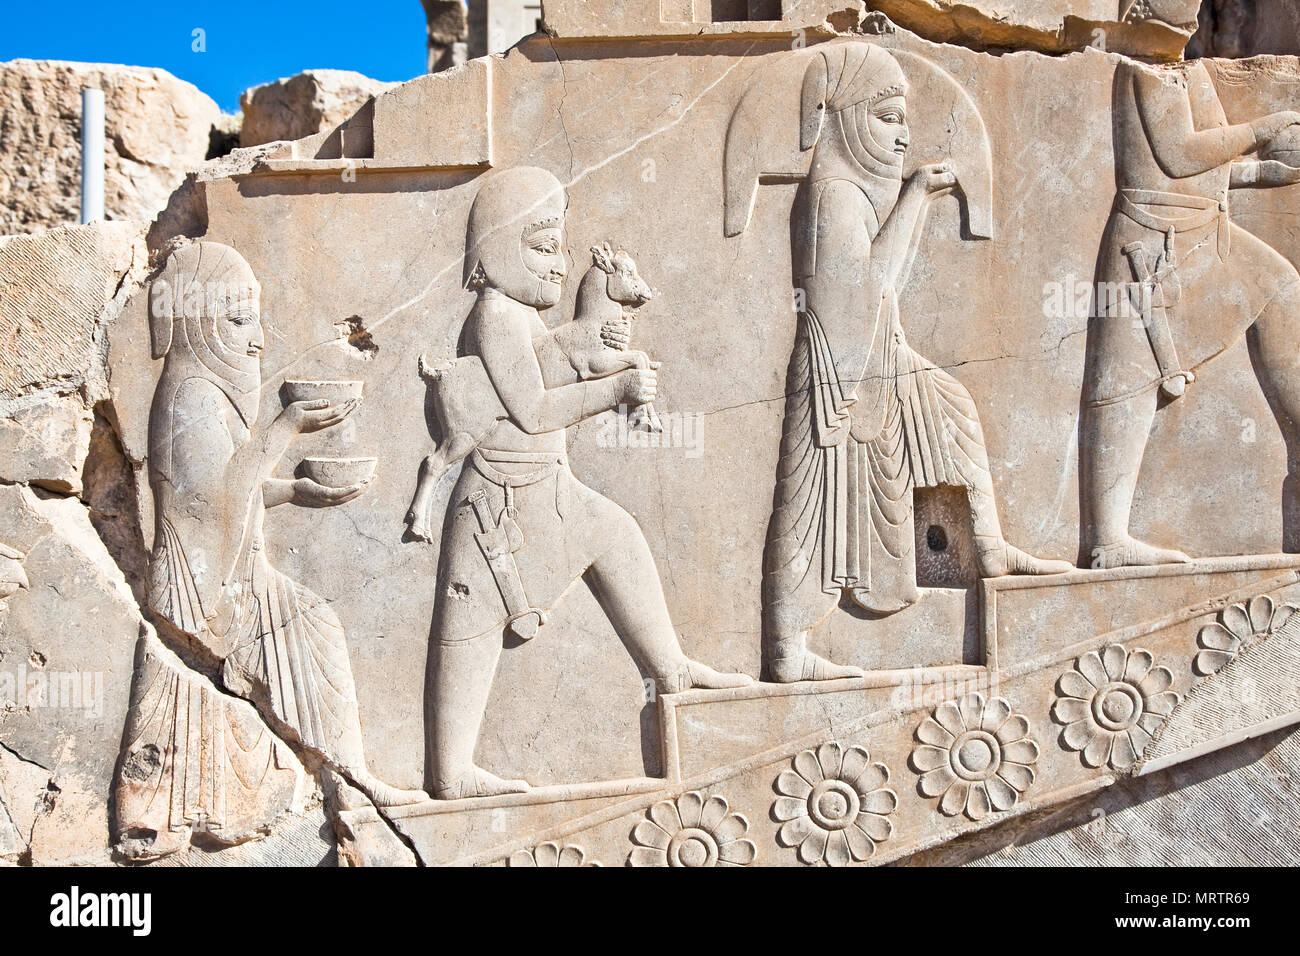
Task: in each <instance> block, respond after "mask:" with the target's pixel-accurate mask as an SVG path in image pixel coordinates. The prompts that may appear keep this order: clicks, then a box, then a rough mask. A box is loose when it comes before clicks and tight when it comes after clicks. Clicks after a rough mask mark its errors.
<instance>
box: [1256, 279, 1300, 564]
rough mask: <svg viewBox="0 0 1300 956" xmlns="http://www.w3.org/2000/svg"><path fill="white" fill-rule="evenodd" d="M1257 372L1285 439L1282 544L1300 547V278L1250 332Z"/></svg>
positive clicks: (1288, 547) (1290, 549) (1287, 548)
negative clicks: (1285, 464)
mask: <svg viewBox="0 0 1300 956" xmlns="http://www.w3.org/2000/svg"><path fill="white" fill-rule="evenodd" d="M1246 341H1247V343H1248V345H1249V347H1250V357H1251V362H1252V364H1253V365H1254V367H1255V376H1256V377H1257V378H1258V379H1259V384H1260V386H1261V387H1262V388H1263V390H1264V396H1265V397H1266V398H1267V399H1268V404H1269V407H1270V408H1272V409H1273V416H1274V418H1275V419H1276V420H1277V424H1278V427H1279V428H1280V429H1281V430H1282V438H1283V440H1284V441H1285V442H1286V458H1287V474H1286V479H1285V480H1284V481H1283V483H1282V549H1283V550H1284V551H1287V552H1289V553H1295V552H1297V551H1300V352H1297V350H1296V342H1297V341H1300V284H1293V285H1290V286H1288V287H1287V288H1286V289H1285V290H1283V291H1282V292H1280V293H1279V294H1278V295H1277V296H1276V297H1274V299H1273V301H1272V302H1270V303H1269V304H1268V306H1267V307H1266V308H1265V309H1264V311H1263V312H1262V313H1261V314H1260V316H1259V319H1258V320H1257V321H1256V322H1255V324H1254V325H1253V326H1251V328H1250V331H1249V332H1248V333H1247V335H1246Z"/></svg>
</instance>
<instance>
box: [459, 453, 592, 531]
mask: <svg viewBox="0 0 1300 956" xmlns="http://www.w3.org/2000/svg"><path fill="white" fill-rule="evenodd" d="M469 460H470V463H471V464H473V466H474V469H475V471H477V472H478V473H479V474H480V475H482V476H483V477H484V478H486V479H487V480H488V481H490V482H492V484H494V485H496V486H497V487H499V488H502V489H504V490H505V493H506V508H507V509H510V510H514V504H515V489H516V488H525V487H527V486H528V485H535V484H537V483H538V482H539V481H542V480H543V479H545V478H548V477H549V476H551V475H553V474H554V473H555V472H556V470H557V469H559V468H562V467H564V466H566V465H567V464H568V458H567V457H566V456H565V455H564V453H563V452H553V451H552V452H528V451H500V450H498V449H495V448H475V449H474V450H473V451H472V452H471V453H470V459H469ZM494 463H495V464H499V465H507V464H510V465H518V464H524V465H532V464H535V465H539V466H540V467H538V468H534V469H532V470H531V471H526V472H524V473H522V474H511V473H509V472H505V471H501V470H500V469H497V468H494V467H493V464H494ZM561 484H562V483H557V485H556V489H555V511H556V513H557V514H558V515H559V516H560V517H561V518H563V517H564V512H565V511H566V510H567V509H566V508H565V507H564V506H565V505H566V504H567V501H565V500H562V499H563V496H564V494H565V489H563V488H562V487H561Z"/></svg>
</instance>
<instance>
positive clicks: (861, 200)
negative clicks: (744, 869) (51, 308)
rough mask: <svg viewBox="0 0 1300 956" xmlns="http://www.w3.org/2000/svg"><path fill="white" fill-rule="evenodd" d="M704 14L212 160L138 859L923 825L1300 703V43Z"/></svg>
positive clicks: (130, 743)
mask: <svg viewBox="0 0 1300 956" xmlns="http://www.w3.org/2000/svg"><path fill="white" fill-rule="evenodd" d="M648 6H656V7H657V6H658V5H653V4H652V5H648ZM667 6H668V5H665V6H664V7H663V9H660V10H659V12H658V14H656V15H655V16H646V17H635V18H630V19H627V20H626V22H622V23H620V24H618V25H616V26H611V27H610V30H609V32H608V35H603V36H602V35H595V36H593V35H591V34H590V33H582V35H578V34H577V33H570V34H569V35H568V36H566V35H564V31H563V29H558V30H557V31H555V32H557V36H555V37H550V38H534V39H532V40H528V41H525V42H524V43H523V44H522V45H521V46H520V47H519V48H517V49H515V50H513V51H511V52H510V53H509V54H507V55H505V56H503V57H491V58H487V59H484V60H479V61H474V62H472V63H470V64H466V65H465V66H463V67H458V68H456V69H454V70H452V71H449V72H448V73H445V74H438V75H434V76H429V77H424V78H421V79H419V80H416V81H412V83H410V84H406V85H404V86H402V87H399V88H396V89H394V90H391V91H389V92H386V93H383V94H381V95H379V96H378V97H376V98H375V99H374V100H373V101H372V102H371V103H369V104H367V105H366V106H365V107H363V109H362V110H361V111H360V112H358V113H357V114H356V115H355V116H353V117H352V118H351V119H349V120H348V121H346V122H345V123H344V124H343V125H342V126H341V127H340V128H339V129H337V130H335V131H333V132H332V133H329V134H321V135H320V136H317V137H313V138H310V139H308V140H301V141H299V142H297V143H294V144H277V145H274V146H272V147H265V148H261V149H260V150H257V151H252V152H249V153H248V154H247V155H246V156H245V157H244V158H243V159H242V160H240V163H237V164H236V165H235V166H234V167H233V168H232V169H227V170H226V171H224V172H220V173H219V174H213V175H210V176H204V175H201V176H199V177H198V179H197V180H196V181H195V182H194V183H193V184H191V187H190V188H191V189H192V194H191V195H189V198H188V199H187V201H190V202H194V203H196V204H197V205H198V207H199V208H200V209H201V212H202V215H201V216H199V215H196V216H194V217H192V219H191V220H190V225H189V226H187V227H186V229H185V233H186V234H185V235H183V236H180V237H174V238H172V239H171V241H169V242H167V243H162V242H159V243H156V244H155V245H156V248H154V249H153V250H152V252H153V259H152V263H151V269H150V272H149V274H148V276H147V277H146V278H145V280H144V281H143V282H141V283H140V284H139V286H138V288H137V289H136V291H135V292H134V294H133V295H132V296H131V297H130V298H129V301H126V302H125V305H124V309H123V311H122V314H121V316H120V317H119V318H118V319H117V320H116V323H115V324H114V326H113V327H112V330H111V334H110V343H109V355H110V382H109V393H110V396H111V406H112V412H113V423H114V427H115V429H116V434H117V436H118V438H119V439H120V442H121V446H122V450H123V453H124V455H125V457H126V459H127V460H128V461H129V462H130V464H131V465H132V466H133V472H134V475H135V487H136V491H137V492H138V494H137V496H136V504H137V508H136V512H137V518H138V521H139V524H140V528H141V532H140V533H141V540H142V543H143V546H144V548H143V552H144V553H145V554H146V555H147V560H146V562H145V563H146V564H147V568H146V569H145V573H144V574H143V576H142V579H141V580H140V581H139V582H138V586H137V590H140V591H141V592H142V597H143V606H144V609H145V611H146V615H145V617H146V624H145V625H144V626H143V627H142V631H141V636H140V638H139V642H138V646H137V649H136V655H135V659H134V671H133V678H132V686H131V690H130V699H129V704H128V706H127V707H126V708H125V715H126V716H125V720H124V726H123V729H122V733H123V737H122V741H123V743H122V750H121V754H120V755H119V760H118V762H117V764H116V765H115V767H114V768H113V793H114V801H113V813H114V814H115V818H114V820H113V833H114V839H115V840H116V842H117V846H118V848H119V851H120V853H121V854H123V855H124V856H125V857H126V858H129V859H132V860H151V859H156V858H159V857H165V856H168V855H171V854H176V853H179V852H182V851H184V850H185V849H186V847H188V846H191V845H195V846H197V845H202V846H205V847H210V846H212V845H213V844H214V843H215V844H217V845H220V846H234V845H237V844H252V843H256V842H257V841H259V840H262V839H263V838H264V837H266V836H267V835H268V834H270V833H273V832H275V830H276V828H277V827H278V826H281V825H282V824H283V820H285V819H286V818H287V817H291V816H293V815H294V814H295V813H301V812H302V808H303V807H304V806H305V805H307V804H310V803H311V802H312V801H313V800H318V799H319V800H323V801H324V807H325V810H326V812H327V813H328V815H329V817H330V819H331V820H332V822H333V829H334V832H335V834H336V835H337V837H338V839H339V841H340V849H339V853H340V857H341V858H342V859H344V860H345V861H347V862H352V863H361V864H367V863H371V864H391V863H408V864H409V863H415V862H417V861H418V862H422V863H425V864H453V863H455V864H474V865H509V866H516V867H519V866H522V867H551V866H590V865H605V866H610V865H633V866H669V867H678V866H714V865H717V866H749V865H786V866H800V865H847V864H856V863H872V864H877V863H885V862H891V861H896V860H903V859H907V858H909V857H912V856H914V855H916V854H919V853H921V852H922V851H927V850H931V849H934V848H936V847H940V846H942V845H944V844H947V843H949V842H950V841H954V840H958V839H960V838H962V837H964V836H966V835H968V834H971V833H974V832H977V831H980V830H984V829H987V828H990V827H994V826H997V825H999V824H1002V823H1005V822H1007V821H1010V820H1014V819H1017V818H1020V817H1025V816H1027V815H1029V814H1032V813H1034V812H1036V811H1038V810H1041V809H1043V808H1046V807H1051V806H1055V805H1061V804H1066V803H1069V802H1071V801H1075V800H1078V799H1080V798H1082V797H1086V796H1087V795H1089V794H1092V793H1095V792H1098V791H1101V790H1104V789H1106V788H1108V787H1111V786H1112V785H1114V784H1115V783H1116V782H1117V781H1120V780H1122V779H1124V778H1126V777H1137V776H1143V775H1149V774H1157V773H1159V772H1160V771H1161V770H1163V769H1164V768H1167V767H1169V766H1172V765H1174V764H1177V763H1179V762H1181V761H1184V760H1188V759H1192V758H1193V757H1197V756H1201V755H1204V754H1207V753H1211V752H1213V751H1215V750H1218V749H1222V748H1224V747H1230V746H1233V745H1235V744H1238V743H1240V742H1241V741H1243V740H1245V739H1248V738H1250V737H1253V736H1258V735H1260V734H1263V733H1267V732H1270V731H1275V730H1278V729H1279V728H1283V727H1287V726H1290V725H1291V724H1293V723H1295V722H1296V720H1297V719H1300V694H1298V692H1297V689H1296V687H1297V685H1296V683H1295V680H1294V679H1293V678H1287V677H1286V675H1294V674H1295V672H1296V671H1297V669H1300V648H1298V647H1297V644H1296V640H1295V635H1296V633H1298V632H1297V628H1300V615H1297V614H1296V605H1297V604H1300V574H1298V572H1300V556H1297V555H1296V554H1295V551H1296V550H1297V548H1300V543H1298V542H1300V538H1298V537H1297V533H1296V522H1297V521H1300V509H1298V508H1297V506H1296V504H1295V503H1294V501H1293V499H1294V497H1295V493H1296V488H1295V482H1296V475H1295V461H1296V460H1297V451H1296V448H1295V447H1294V446H1295V445H1296V443H1297V442H1298V441H1300V435H1297V434H1295V430H1296V424H1295V423H1296V422H1297V421H1300V407H1293V405H1295V404H1296V402H1300V360H1298V359H1297V358H1296V355H1297V352H1296V345H1295V342H1296V339H1297V336H1296V335H1295V333H1294V328H1293V326H1294V324H1295V323H1296V322H1297V316H1300V298H1298V297H1300V274H1297V272H1296V268H1295V266H1294V265H1293V260H1295V257H1296V256H1297V255H1300V229H1297V227H1296V225H1295V220H1294V211H1293V209H1294V203H1295V196H1296V193H1295V191H1294V189H1293V186H1294V185H1295V184H1296V183H1300V113H1297V112H1291V111H1290V110H1289V108H1288V107H1287V106H1286V105H1285V104H1286V103H1288V102H1290V103H1300V100H1297V99H1295V98H1294V96H1293V94H1294V93H1295V84H1294V75H1295V67H1294V63H1290V64H1289V65H1282V66H1279V65H1278V64H1277V63H1261V64H1259V65H1252V66H1250V67H1243V68H1240V69H1248V70H1251V71H1253V72H1250V74H1249V76H1248V77H1247V78H1246V79H1242V77H1241V76H1238V75H1237V74H1234V73H1232V72H1231V71H1230V70H1222V69H1220V67H1219V66H1216V65H1215V64H1212V63H1211V64H1208V65H1207V64H1204V63H1200V62H1192V63H1186V64H1184V63H1176V64H1167V65H1154V64H1150V63H1146V64H1144V63H1139V62H1138V61H1136V60H1133V59H1129V58H1127V57H1125V56H1123V55H1120V54H1117V53H1111V52H1105V51H1103V50H1101V49H1098V48H1093V49H1089V50H1086V51H1080V52H1076V53H1071V54H1069V55H1065V56H1060V57H1045V56H1040V55H1038V54H1029V53H1025V54H1016V55H1009V56H991V55H989V54H985V53H979V52H975V51H973V50H970V49H965V48H963V47H960V46H957V45H945V44H938V43H932V42H929V41H927V40H923V39H921V38H919V37H918V36H916V35H915V34H913V33H910V32H909V31H908V30H906V29H903V28H900V27H897V26H895V25H894V23H892V22H891V21H890V19H889V18H887V17H884V16H881V15H876V16H872V17H865V16H864V17H861V18H859V19H857V20H855V22H854V24H853V25H852V26H851V27H850V28H848V29H845V28H844V27H843V26H842V25H839V24H836V25H835V28H834V29H831V28H829V27H826V28H819V27H816V26H815V25H814V26H813V27H809V25H808V24H807V23H804V22H803V20H800V19H799V18H800V17H803V16H804V13H806V11H805V12H802V13H801V12H797V11H792V10H786V11H780V10H778V11H777V16H784V17H785V19H784V20H782V19H778V18H775V17H773V18H765V19H763V18H751V20H754V21H756V22H757V21H759V20H760V19H761V23H762V25H761V26H742V22H741V21H737V22H736V23H733V24H732V25H731V26H730V27H727V28H725V29H724V28H722V27H720V26H719V25H718V24H717V23H710V24H708V25H706V26H707V28H704V29H694V28H695V27H697V26H700V25H701V24H702V23H703V21H701V19H700V15H699V11H698V9H697V8H694V7H689V4H688V5H687V7H683V8H681V9H677V8H674V9H673V10H667ZM787 6H788V5H787ZM903 6H906V5H903ZM1184 6H1186V4H1183V5H1180V4H1177V3H1174V2H1172V0H1170V2H1168V3H1161V2H1156V0H1140V2H1137V3H1129V2H1127V0H1126V2H1124V3H1122V4H1120V8H1119V9H1117V10H1110V8H1107V10H1106V11H1101V12H1096V13H1095V14H1090V16H1094V17H1095V18H1097V19H1098V22H1106V23H1111V22H1114V23H1116V24H1127V25H1129V26H1131V27H1133V28H1134V30H1137V28H1138V27H1141V26H1142V25H1143V24H1147V23H1149V22H1151V21H1158V22H1159V25H1160V27H1161V29H1162V30H1163V31H1164V33H1162V34H1161V35H1162V36H1163V35H1165V33H1168V32H1169V31H1173V32H1178V31H1182V32H1187V30H1186V27H1187V26H1188V24H1190V23H1192V22H1194V20H1195V10H1194V9H1193V10H1192V12H1191V15H1190V17H1188V16H1186V11H1185V10H1184V9H1183V7H1184ZM697 7H698V5H697ZM688 8H689V9H688ZM665 10H667V12H666V13H665V12H664V11H665ZM556 16H557V18H556V19H555V20H554V22H555V23H559V24H561V25H562V24H563V23H564V22H566V21H565V20H564V17H563V16H558V15H556ZM805 19H806V18H805ZM796 20H798V23H797V24H796ZM817 22H818V23H820V22H821V21H820V20H819V21H817ZM828 22H829V21H828ZM732 27H734V29H733V28H732ZM805 27H807V29H805ZM1153 29H1154V28H1153ZM579 32H581V31H579ZM844 34H847V35H844ZM1125 35H1126V36H1133V37H1136V36H1141V35H1144V34H1141V32H1140V31H1138V32H1133V33H1130V34H1125ZM1153 35H1154V34H1153ZM632 53H635V55H631V54H632ZM631 88H635V91H636V93H635V95H634V96H632V95H628V96H622V97H620V98H619V108H617V109H612V108H611V106H610V103H611V95H612V93H613V92H615V91H622V90H627V89H631ZM1261 91H1262V92H1261ZM438 110H441V111H443V112H444V113H446V112H448V111H450V112H451V113H454V114H455V117H456V118H458V120H457V122H456V123H455V124H451V126H449V127H448V128H453V127H454V128H455V129H456V130H458V133H457V134H456V135H454V136H453V135H436V136H435V135H432V133H430V132H429V130H432V129H433V126H430V127H429V130H425V129H424V128H423V127H422V125H421V124H423V123H424V122H425V119H424V118H425V117H426V116H428V115H432V114H434V113H436V112H437V111H438ZM445 119H446V117H443V118H442V119H439V120H437V124H442V125H439V126H438V129H440V130H441V129H443V127H444V126H446V125H447V124H446V123H445V122H444V121H445ZM433 122H434V121H432V120H431V121H430V123H433ZM426 133H429V134H428V135H425V134H426ZM1239 196H1247V197H1248V198H1247V199H1245V200H1244V205H1243V206H1242V207H1241V208H1244V209H1245V210H1246V213H1247V218H1248V219H1249V223H1248V224H1247V223H1244V222H1242V221H1238V216H1237V210H1238V208H1239V206H1238V197H1239ZM308 237H310V241H308ZM1246 422H1249V423H1250V424H1249V428H1247V427H1246V424H1245V423H1246ZM1247 432H1248V433H1249V434H1248V437H1247ZM20 530H21V529H17V530H15V531H14V533H15V534H17V533H18V531H20ZM9 533H10V528H8V527H0V538H3V539H4V543H3V544H0V615H5V614H13V613H15V612H16V611H18V610H20V609H21V608H20V602H23V601H24V600H26V591H27V590H29V589H30V588H31V586H32V584H33V583H34V580H33V574H34V573H35V572H34V569H33V566H32V561H31V558H30V557H29V556H28V554H27V553H26V551H25V550H20V548H26V547H27V544H26V543H25V542H26V540H27V539H26V538H16V539H15V540H13V541H12V542H10V541H9V540H8V538H7V537H6V536H7V535H8V534H9ZM4 823H5V820H4V818H3V817H0V839H3V838H4V837H5V833H6V832H7V830H6V829H5V827H4ZM0 845H3V844H0Z"/></svg>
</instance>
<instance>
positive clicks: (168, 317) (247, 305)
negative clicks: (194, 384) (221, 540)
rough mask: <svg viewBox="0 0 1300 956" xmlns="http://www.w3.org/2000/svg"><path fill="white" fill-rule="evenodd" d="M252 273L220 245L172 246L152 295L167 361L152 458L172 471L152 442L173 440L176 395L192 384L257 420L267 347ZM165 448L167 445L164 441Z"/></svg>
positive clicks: (156, 331) (247, 419)
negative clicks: (216, 392)
mask: <svg viewBox="0 0 1300 956" xmlns="http://www.w3.org/2000/svg"><path fill="white" fill-rule="evenodd" d="M261 292H262V288H261V286H260V285H259V284H258V281H257V278H256V276H254V275H253V269H252V267H251V266H250V265H249V264H248V262H247V261H245V259H244V257H243V256H241V255H240V254H239V253H238V252H236V251H235V250H234V249H232V248H230V247H229V246H226V245H222V244H221V243H218V242H192V241H182V242H180V243H178V244H176V245H174V246H173V247H172V248H171V249H170V251H169V253H168V255H167V258H166V260H165V261H164V263H163V266H162V269H161V270H160V271H159V272H158V274H157V275H156V276H155V277H154V279H153V283H152V285H151V287H150V290H149V333H150V339H151V341H152V347H153V357H154V358H164V357H165V362H164V364H163V373H162V378H161V379H160V381H159V383H158V388H157V391H156V392H155V397H154V407H153V412H152V413H151V415H150V423H149V424H150V434H151V439H150V453H151V455H154V456H155V463H156V464H158V465H160V466H164V467H166V466H169V464H170V453H169V451H167V450H166V449H164V448H161V447H160V448H157V449H155V448H154V447H153V446H154V445H155V444H156V442H155V440H154V436H155V435H157V437H159V438H162V437H163V436H164V435H169V434H170V428H171V426H170V422H171V417H172V414H173V407H172V406H173V403H174V400H175V395H176V393H177V391H178V390H179V389H180V387H181V386H182V385H184V384H185V383H186V382H189V381H192V380H194V379H202V380H204V381H207V382H211V383H212V384H213V385H215V386H216V387H217V388H218V389H220V390H221V391H222V392H223V393H224V394H225V395H226V397H227V398H228V399H230V402H231V404H232V405H234V407H235V408H236V409H237V410H238V412H239V415H240V417H241V418H242V419H243V421H244V424H245V425H247V426H250V427H251V426H252V424H253V422H254V420H255V419H256V418H257V408H258V398H259V391H260V387H261V380H262V370H261V352H262V348H263V346H264V345H265V335H264V333H263V330H262V318H261V308H260V303H259V300H260V298H261ZM163 444H165V445H166V446H167V447H168V448H169V447H170V441H167V442H164V443H163Z"/></svg>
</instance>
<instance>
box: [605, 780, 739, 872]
mask: <svg viewBox="0 0 1300 956" xmlns="http://www.w3.org/2000/svg"><path fill="white" fill-rule="evenodd" d="M748 831H749V821H748V820H746V819H745V818H744V817H743V816H742V815H741V814H739V813H731V812H730V810H729V808H728V806H727V801H726V800H724V799H723V798H722V797H719V796H712V797H709V798H708V799H707V800H705V799H704V797H702V796H701V795H700V794H699V793H698V792H696V791H691V792H690V793H683V794H682V795H681V796H680V797H678V798H677V799H676V800H660V801H659V802H658V803H656V804H655V805H654V806H652V807H651V808H650V809H649V810H647V811H646V819H644V820H642V821H641V822H640V823H638V824H637V825H636V829H635V830H633V831H632V842H633V843H635V844H636V847H635V849H633V850H632V852H631V854H630V855H629V856H628V858H627V862H628V864H629V865H630V866H748V865H749V864H750V863H753V862H754V858H755V857H756V856H757V855H758V848H757V847H756V846H754V841H753V840H747V839H745V834H746V833H747V832H748Z"/></svg>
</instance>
